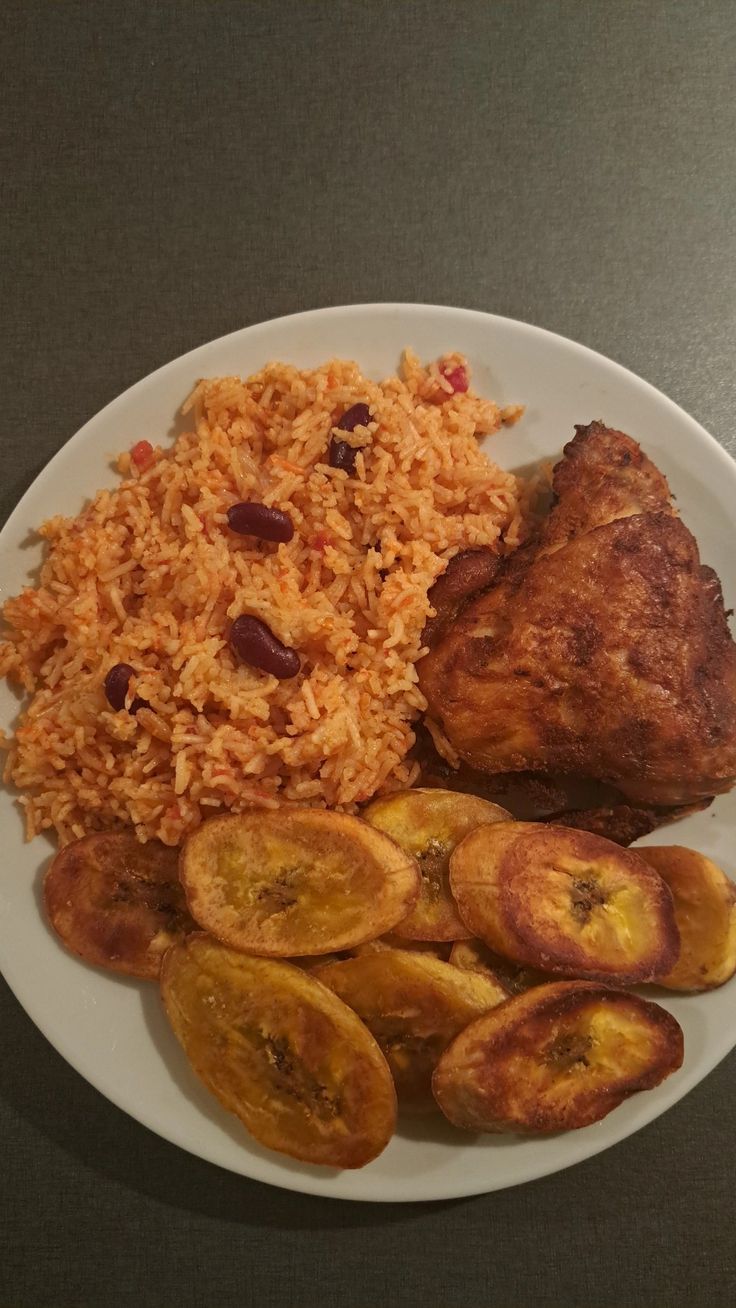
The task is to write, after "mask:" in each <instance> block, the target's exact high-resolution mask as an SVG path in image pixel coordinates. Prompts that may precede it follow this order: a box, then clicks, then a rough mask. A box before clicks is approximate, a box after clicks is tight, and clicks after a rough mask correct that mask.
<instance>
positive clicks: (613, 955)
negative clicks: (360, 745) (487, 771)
mask: <svg viewBox="0 0 736 1308" xmlns="http://www.w3.org/2000/svg"><path fill="white" fill-rule="evenodd" d="M450 883H451V886H452V891H453V894H454V896H455V900H456V903H457V905H458V910H459V912H460V915H461V917H462V918H463V920H464V921H465V923H466V924H467V926H468V929H469V930H471V931H472V932H473V934H474V935H477V936H479V937H480V938H481V940H483V941H484V942H485V943H486V944H487V945H489V946H490V948H491V949H494V950H495V951H496V952H497V953H500V954H503V955H505V956H506V957H508V958H511V959H513V960H514V961H515V962H517V963H524V964H526V965H527V966H529V967H533V968H538V969H539V970H541V971H543V972H550V973H553V974H555V975H558V976H570V977H577V978H587V979H588V980H593V981H610V982H615V983H616V984H619V985H630V984H635V983H637V982H642V981H650V980H652V979H653V978H655V977H658V976H661V975H663V974H664V973H666V972H667V971H668V970H669V969H670V968H671V967H672V966H673V964H674V962H675V960H676V958H677V955H678V952H679V935H678V931H677V925H676V923H675V915H674V908H673V904H672V896H671V894H670V892H669V890H668V888H667V886H666V885H665V883H664V882H663V880H662V878H661V877H660V876H659V875H658V874H657V873H655V872H654V870H653V869H652V868H651V867H649V865H648V864H647V863H645V862H644V860H643V859H642V858H640V856H639V855H638V854H636V853H634V852H633V850H628V849H622V848H621V847H620V846H618V845H614V844H613V842H612V841H610V840H605V839H604V837H602V836H594V835H592V834H591V833H590V832H587V831H577V830H573V829H570V828H568V827H553V826H551V825H547V824H543V823H534V822H499V823H496V824H495V825H494V826H488V827H482V828H479V829H478V830H477V831H474V832H471V834H470V835H469V836H466V838H465V840H464V841H462V843H461V844H460V845H459V846H458V848H457V849H456V850H455V853H454V854H453V856H452V859H451V863H450Z"/></svg>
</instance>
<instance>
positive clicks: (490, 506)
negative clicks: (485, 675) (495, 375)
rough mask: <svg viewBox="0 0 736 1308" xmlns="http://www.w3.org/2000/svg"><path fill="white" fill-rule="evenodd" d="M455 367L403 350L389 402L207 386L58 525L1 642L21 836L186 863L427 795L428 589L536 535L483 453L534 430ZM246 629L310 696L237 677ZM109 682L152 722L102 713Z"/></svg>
mask: <svg viewBox="0 0 736 1308" xmlns="http://www.w3.org/2000/svg"><path fill="white" fill-rule="evenodd" d="M464 366H465V361H464V360H463V359H462V358H461V356H459V355H447V356H445V357H444V358H443V359H442V360H439V361H438V362H437V363H435V364H433V365H431V366H430V367H429V368H424V367H422V366H421V365H420V362H419V360H418V359H417V358H416V357H415V356H414V355H412V354H411V353H409V352H407V354H406V355H405V356H404V359H403V361H402V368H401V372H400V375H398V376H392V377H390V378H389V379H388V380H387V381H384V382H382V383H380V384H377V383H375V382H373V381H370V380H369V379H368V378H366V377H364V376H363V375H362V374H361V372H360V370H359V368H358V367H357V365H356V364H355V363H352V362H349V361H346V360H342V359H333V360H331V361H330V362H329V363H326V364H325V365H324V366H323V367H320V368H317V369H315V370H313V371H301V372H300V371H298V370H297V369H296V368H294V367H290V366H289V365H287V364H281V363H274V364H269V365H268V366H267V367H265V368H264V369H263V370H262V371H261V372H259V373H257V374H256V375H255V376H252V377H250V378H249V379H248V380H247V381H242V380H240V379H238V378H237V377H220V378H216V379H214V380H205V381H202V382H200V383H199V385H198V386H197V387H196V389H195V390H194V392H193V394H192V395H191V397H190V398H189V400H188V401H187V404H186V405H185V408H184V411H185V413H188V414H189V415H190V416H191V430H190V431H188V432H186V433H185V434H184V435H181V436H180V437H179V438H178V439H177V440H176V443H175V444H174V445H173V446H172V447H170V448H167V449H162V448H160V447H155V448H153V449H152V450H151V449H150V448H149V450H148V459H147V460H144V462H147V464H148V466H146V467H145V468H143V469H141V468H139V467H137V466H136V462H135V460H132V459H131V456H130V454H129V453H126V454H123V455H122V456H121V457H120V459H119V471H120V473H121V474H122V478H123V479H122V481H121V483H120V484H119V486H118V487H117V489H115V490H102V491H100V492H99V493H98V494H97V495H96V497H95V499H94V500H93V501H92V503H91V504H89V505H88V506H87V507H85V508H84V510H83V511H82V512H81V513H80V514H79V516H78V517H76V518H62V517H56V518H53V519H51V520H50V521H48V522H46V523H44V525H43V526H42V527H41V529H40V533H41V535H42V536H43V537H44V538H45V540H46V541H47V542H48V550H47V552H46V557H45V561H44V563H43V567H42V570H41V576H40V584H39V585H38V586H37V587H34V588H28V589H26V590H24V591H23V593H22V594H21V595H19V596H17V597H16V598H13V599H10V600H8V601H7V602H6V604H5V606H4V617H5V620H6V622H7V624H8V628H9V631H8V632H7V633H6V635H5V639H4V640H3V641H2V643H0V674H2V675H5V676H7V677H10V678H12V679H14V680H16V681H18V682H20V683H21V685H22V686H23V687H24V688H25V689H26V691H27V692H28V694H29V696H30V700H29V702H28V703H27V705H26V707H25V709H24V711H23V713H22V715H21V719H20V723H19V725H18V727H17V730H16V732H15V735H14V738H13V739H12V740H9V741H7V742H6V745H7V746H8V758H7V765H6V769H5V779H6V781H9V782H11V783H12V784H14V785H15V786H16V787H17V788H18V790H19V792H20V795H19V802H20V803H21V804H22V805H23V808H24V810H25V817H26V828H27V834H28V836H29V837H31V836H33V835H35V834H36V833H38V832H39V831H42V830H45V829H49V828H54V829H55V830H56V832H57V833H58V836H59V838H60V841H61V842H62V843H64V842H67V841H69V840H71V839H74V838H76V837H79V836H82V835H84V834H85V833H87V832H90V831H94V830H98V829H101V828H109V827H118V826H127V827H130V826H131V825H133V826H134V827H135V829H136V832H137V834H138V836H139V838H140V839H141V840H145V839H148V838H150V837H154V836H156V837H159V838H160V839H161V840H163V841H165V842H167V843H168V844H176V843H178V842H179V841H180V840H181V839H182V837H183V836H184V835H185V834H186V833H187V832H188V831H191V830H192V829H193V828H194V827H196V826H197V825H198V824H199V823H200V822H201V821H202V820H203V819H204V818H206V817H207V816H209V815H211V814H212V813H214V812H216V811H218V810H222V809H231V810H233V811H236V812H237V811H239V810H242V809H244V808H246V807H248V806H251V805H253V804H260V805H273V804H276V803H278V802H279V801H291V802H296V803H307V804H313V805H314V804H321V805H329V806H338V807H344V808H347V809H354V808H355V806H356V805H358V804H360V803H361V802H363V801H365V800H367V799H368V798H369V797H371V796H372V795H374V794H376V793H381V792H385V791H388V790H394V789H400V788H404V787H407V786H411V785H412V783H413V782H414V781H415V780H416V776H417V771H418V769H417V765H416V763H414V762H413V761H412V760H411V758H410V757H407V755H408V754H409V751H410V749H411V746H412V744H413V743H414V732H413V730H412V723H414V722H416V720H417V718H418V717H419V715H420V714H421V712H422V710H423V709H424V708H425V701H424V699H423V696H422V695H421V693H420V691H419V689H418V687H417V673H416V668H415V665H416V662H417V660H418V659H419V658H420V657H421V656H422V653H423V647H422V630H423V627H424V624H425V621H426V619H427V618H428V617H429V616H430V615H431V614H432V609H431V605H430V602H429V600H428V598H427V591H428V589H429V587H430V586H431V585H432V582H433V581H434V580H435V579H436V578H437V576H438V575H439V574H440V573H441V572H443V571H444V569H445V567H446V565H447V562H448V560H449V559H450V558H451V557H452V556H453V555H454V554H456V553H457V552H458V551H459V550H460V549H464V548H468V547H473V546H489V545H490V546H495V547H497V548H498V549H499V550H508V549H511V548H514V547H515V546H516V545H517V544H518V543H519V540H520V539H521V536H522V534H523V531H524V523H525V513H524V492H523V488H522V486H521V484H520V483H519V482H518V481H517V479H516V478H515V477H514V476H513V475H512V474H510V473H507V472H503V471H502V470H501V469H499V468H498V467H496V466H495V465H494V464H493V463H492V462H490V461H489V459H488V458H487V457H486V455H485V454H484V453H483V452H482V451H481V450H480V449H479V445H478V438H479V437H482V436H484V435H487V434H489V433H491V432H494V431H496V430H497V429H498V428H499V427H500V426H501V424H502V423H511V422H514V421H515V420H516V418H517V417H518V416H519V414H520V412H521V410H520V408H519V407H518V406H517V407H513V408H505V409H500V408H498V407H497V406H496V405H495V404H493V403H492V402H491V401H489V400H486V399H482V398H480V397H479V396H477V395H475V394H474V393H473V392H472V390H468V391H467V392H457V393H455V392H454V391H453V389H452V386H451V384H450V382H448V380H447V377H448V376H449V377H452V376H454V375H457V374H456V373H454V372H453V370H454V369H457V368H463V367H464ZM357 402H364V403H366V404H367V405H368V406H369V408H370V412H371V417H372V421H371V423H370V426H369V427H368V428H367V429H363V430H361V429H358V431H357V432H356V433H354V434H353V435H352V436H351V435H348V436H347V438H346V439H347V440H348V443H352V444H354V445H358V444H360V445H362V448H360V449H358V452H357V455H356V460H355V472H354V475H352V476H349V475H348V474H347V473H346V472H344V471H342V470H340V469H338V468H333V467H330V466H329V464H328V462H327V457H328V456H327V451H328V448H329V443H330V439H331V435H332V429H333V426H334V425H335V424H336V423H337V422H338V420H339V418H340V416H341V415H342V414H343V413H344V412H345V411H346V410H347V409H348V408H349V407H350V406H352V405H353V404H355V403H357ZM336 435H339V436H340V437H341V438H345V433H344V432H339V433H336ZM242 500H259V501H262V502H263V503H265V504H267V505H271V506H276V507H279V508H281V509H284V510H286V511H287V512H288V513H289V514H290V516H291V518H292V521H293V523H294V528H295V534H294V538H293V539H292V540H291V541H290V542H289V543H288V544H281V545H275V544H268V543H265V542H260V541H258V540H256V539H254V538H251V537H244V536H237V535H235V534H234V533H233V532H231V531H230V530H229V528H228V522H227V517H226V511H227V509H228V507H230V506H231V505H233V504H235V503H237V502H239V501H242ZM241 614H250V615H253V616H256V617H258V618H260V619H261V620H262V621H264V622H265V623H267V625H268V626H269V627H270V628H271V630H272V632H274V633H275V635H276V636H277V637H278V638H279V639H280V640H281V641H283V642H284V644H286V645H288V646H291V647H293V648H295V649H296V650H298V652H299V655H300V657H301V660H302V670H301V672H300V674H299V675H298V676H297V677H295V678H293V679H292V680H288V681H278V680H277V679H276V678H275V677H273V676H269V675H266V674H265V673H263V672H260V671H258V670H257V669H255V668H252V667H249V666H248V665H247V664H244V663H242V662H240V661H239V660H238V659H237V657H236V656H235V654H234V653H233V651H232V650H231V648H230V645H229V643H228V632H229V627H230V624H231V622H232V620H233V619H234V618H236V617H238V616H239V615H241ZM118 662H123V663H127V664H130V665H131V666H132V667H133V668H134V669H135V675H134V677H133V679H132V682H131V685H130V687H129V697H128V706H129V705H130V699H131V697H132V696H133V695H135V696H136V697H139V698H140V699H141V700H145V701H146V705H147V706H146V707H144V708H140V709H139V710H138V712H134V713H131V712H129V711H128V710H127V709H126V708H123V709H121V710H119V711H117V712H116V711H113V709H112V708H111V707H110V705H109V704H108V702H107V700H106V698H105V694H104V690H103V684H104V680H105V676H106V674H107V672H108V671H109V669H110V668H111V667H112V666H113V665H114V664H116V663H118Z"/></svg>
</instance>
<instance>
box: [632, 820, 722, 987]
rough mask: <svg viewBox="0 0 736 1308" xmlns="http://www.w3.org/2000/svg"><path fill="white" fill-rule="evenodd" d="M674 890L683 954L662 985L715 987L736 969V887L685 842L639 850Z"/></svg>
mask: <svg viewBox="0 0 736 1308" xmlns="http://www.w3.org/2000/svg"><path fill="white" fill-rule="evenodd" d="M638 853H639V854H641V857H642V858H643V859H645V860H646V862H647V863H648V864H649V865H650V866H651V867H653V868H654V869H655V871H657V872H658V873H659V875H660V876H661V877H662V879H663V881H666V883H667V885H668V886H669V888H670V892H671V894H672V898H673V901H674V905H675V918H676V921H677V927H678V930H679V932H680V957H679V958H678V960H677V962H676V963H675V965H674V967H673V968H672V969H671V970H670V971H669V972H668V973H667V974H666V975H665V976H662V977H658V978H657V981H658V984H659V985H661V986H666V987H667V989H669V990H713V989H714V988H715V987H716V986H722V985H723V984H724V983H725V982H726V981H728V980H730V978H731V977H732V976H733V975H734V972H736V886H735V885H734V883H733V881H730V880H729V878H728V877H727V876H726V874H725V872H722V871H721V869H720V868H719V867H718V865H717V864H716V863H714V862H712V860H711V859H709V858H706V857H705V854H699V853H697V851H696V850H694V849H686V848H685V847H684V846H683V845H649V846H647V847H644V848H643V849H640V850H638Z"/></svg>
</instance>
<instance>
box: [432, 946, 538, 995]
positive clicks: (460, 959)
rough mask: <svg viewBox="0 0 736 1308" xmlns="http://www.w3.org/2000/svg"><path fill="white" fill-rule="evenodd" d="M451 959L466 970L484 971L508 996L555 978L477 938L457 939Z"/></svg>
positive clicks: (481, 972)
mask: <svg viewBox="0 0 736 1308" xmlns="http://www.w3.org/2000/svg"><path fill="white" fill-rule="evenodd" d="M450 962H451V963H452V965H453V967H459V968H462V970H463V971H464V972H480V974H481V976H487V977H488V978H489V980H491V981H493V982H494V983H495V984H496V985H499V986H501V988H502V989H503V990H505V991H506V994H507V995H520V994H522V992H523V991H524V990H530V989H531V987H532V986H540V985H543V984H544V982H545V981H550V980H551V979H552V978H551V977H550V976H549V974H548V973H547V972H539V971H537V970H536V969H535V968H533V967H525V966H524V964H523V963H514V962H513V961H512V960H511V959H510V958H504V957H503V955H502V954H495V953H494V952H493V950H492V949H489V948H488V945H485V944H484V943H483V941H482V940H477V939H470V940H456V941H455V943H454V945H453V946H452V949H451V951H450Z"/></svg>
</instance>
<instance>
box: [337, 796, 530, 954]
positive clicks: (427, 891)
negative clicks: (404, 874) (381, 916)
mask: <svg viewBox="0 0 736 1308" xmlns="http://www.w3.org/2000/svg"><path fill="white" fill-rule="evenodd" d="M363 816H364V818H365V819H366V821H367V822H370V823H371V824H372V825H373V826H375V827H378V828H379V830H380V831H385V832H386V833H387V835H389V836H391V837H392V839H393V840H395V841H396V842H397V844H399V845H401V848H402V849H404V850H406V852H407V854H411V856H412V857H413V858H415V859H416V860H417V862H418V864H419V869H420V872H421V874H422V883H421V889H420V891H419V898H418V900H417V902H416V904H415V905H414V908H413V909H412V910H411V912H410V913H409V914H408V916H407V917H405V918H404V921H403V922H401V923H399V925H398V926H397V927H395V928H394V934H395V935H397V936H402V937H404V938H405V939H407V940H462V939H464V938H465V937H466V936H467V935H468V930H467V927H466V926H465V924H464V923H463V922H462V920H461V919H460V917H458V912H457V909H456V907H455V902H454V900H453V898H452V894H451V891H450V882H449V866H450V855H451V853H452V851H453V849H454V848H455V846H456V845H457V844H458V842H459V841H460V840H462V838H463V836H466V835H467V834H468V832H469V831H473V830H475V828H476V827H479V826H481V824H483V823H487V822H503V821H506V820H507V819H508V818H510V816H511V814H510V813H507V812H506V809H504V808H499V806H498V804H491V803H490V802H489V801H488V800H487V799H479V798H478V796H477V795H460V794H458V793H457V791H454V790H433V789H429V788H427V789H422V788H417V789H416V790H404V791H400V792H397V793H396V794H393V795H386V796H384V797H383V798H382V799H376V800H374V801H373V803H372V804H369V805H368V807H367V808H366V809H365V811H364V813H363Z"/></svg>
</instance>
